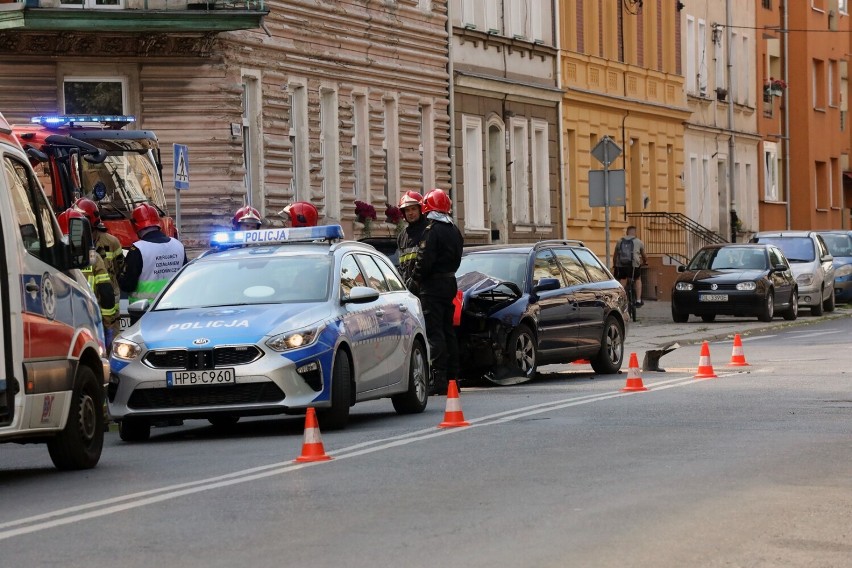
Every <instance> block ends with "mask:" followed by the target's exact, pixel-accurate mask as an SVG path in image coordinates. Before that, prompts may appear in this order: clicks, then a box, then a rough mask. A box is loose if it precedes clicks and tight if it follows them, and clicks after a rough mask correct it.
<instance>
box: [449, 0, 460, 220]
mask: <svg viewBox="0 0 852 568" xmlns="http://www.w3.org/2000/svg"><path fill="white" fill-rule="evenodd" d="M454 73H455V71H454V67H453V19H452V15H451V14H450V13H449V10H448V11H447V74H448V75H449V86H448V96H449V97H450V102H449V107H448V108H447V112H448V113H449V115H450V198H451V199H455V200H458V199H457V197H456V102H455V98H456V90H455V87H454V84H455V77H454V76H453V74H454ZM457 215H458V209H453V216H454V217H456V216H457ZM456 220H458V217H456Z"/></svg>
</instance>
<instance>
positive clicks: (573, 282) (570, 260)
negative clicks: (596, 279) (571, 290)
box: [553, 249, 589, 286]
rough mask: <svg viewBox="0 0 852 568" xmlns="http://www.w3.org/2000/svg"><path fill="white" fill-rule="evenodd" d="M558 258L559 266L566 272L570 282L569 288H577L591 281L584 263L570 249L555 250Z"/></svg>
mask: <svg viewBox="0 0 852 568" xmlns="http://www.w3.org/2000/svg"><path fill="white" fill-rule="evenodd" d="M553 252H554V254H556V258H557V259H559V264H560V265H561V266H562V270H564V271H565V277H566V280H567V281H568V286H577V285H578V284H585V283H586V282H588V281H589V277H588V276H587V275H586V271H585V269H584V268H583V263H582V262H580V260H579V259H578V258H577V257H576V256H575V255H574V253H573V252H571V251H570V250H569V249H554V250H553Z"/></svg>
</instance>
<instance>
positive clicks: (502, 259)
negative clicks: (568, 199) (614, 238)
mask: <svg viewBox="0 0 852 568" xmlns="http://www.w3.org/2000/svg"><path fill="white" fill-rule="evenodd" d="M456 277H457V278H458V283H459V289H460V290H462V291H463V293H464V304H463V306H464V307H463V311H462V319H461V326H460V328H459V334H458V335H459V347H460V352H461V353H462V357H461V363H462V369H463V371H462V377H463V378H479V377H485V378H487V379H490V380H491V381H493V382H496V383H499V384H515V383H519V382H523V381H525V380H529V379H531V378H533V377H534V376H535V373H536V369H537V368H538V367H539V366H541V365H545V364H552V363H570V362H572V361H576V360H579V359H589V360H590V361H591V364H592V367H593V368H594V370H595V371H596V372H598V373H605V374H610V373H617V372H618V371H619V369H620V368H621V364H622V360H623V357H624V338H625V332H626V329H627V325H628V321H629V317H628V315H627V295H626V293H625V292H624V289H623V288H622V287H621V286H620V285H619V283H618V281H616V280H615V279H613V276H612V274H610V272H609V271H608V270H607V269H606V267H605V266H604V264H603V263H601V261H600V260H598V258H597V257H596V256H595V254H594V253H593V252H592V251H591V250H589V249H588V248H586V247H585V246H584V245H583V243H581V242H579V241H567V240H552V241H542V242H538V243H535V244H526V245H490V246H481V247H471V248H468V249H465V252H464V256H463V257H462V262H461V266H460V267H459V270H458V271H457V272H456Z"/></svg>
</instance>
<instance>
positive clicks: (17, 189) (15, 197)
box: [4, 157, 56, 262]
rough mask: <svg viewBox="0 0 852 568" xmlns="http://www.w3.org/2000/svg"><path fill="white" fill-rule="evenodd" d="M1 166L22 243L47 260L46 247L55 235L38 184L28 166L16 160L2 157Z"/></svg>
mask: <svg viewBox="0 0 852 568" xmlns="http://www.w3.org/2000/svg"><path fill="white" fill-rule="evenodd" d="M4 169H5V170H6V180H7V181H8V185H9V189H10V190H11V192H12V202H13V203H14V207H15V212H16V215H17V218H18V227H19V228H20V231H21V238H22V239H23V241H24V247H26V249H27V252H28V253H30V254H31V255H33V256H35V257H37V258H40V259H41V260H43V261H45V262H50V261H51V256H50V252H51V251H50V249H51V248H52V247H53V246H54V245H55V244H56V235H54V232H53V231H54V225H53V218H52V215H51V212H50V206H49V205H48V204H47V201H46V200H45V199H44V194H42V192H41V186H39V185H38V182H37V181H36V179H35V176H33V175H32V174H31V172H30V169H29V168H28V167H27V166H26V165H25V164H23V163H21V162H19V161H17V160H14V159H12V158H8V157H7V158H5V160H4Z"/></svg>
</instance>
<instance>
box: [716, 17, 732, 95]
mask: <svg viewBox="0 0 852 568" xmlns="http://www.w3.org/2000/svg"><path fill="white" fill-rule="evenodd" d="M715 33H716V34H718V40H717V41H716V42H714V43H713V54H714V57H715V58H716V77H715V79H716V88H717V89H725V88H727V87H726V85H727V84H728V79H727V69H728V66H727V62H726V61H725V44H724V40H723V39H722V38H723V37H724V34H722V31H721V28H717V31H716V32H715Z"/></svg>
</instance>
